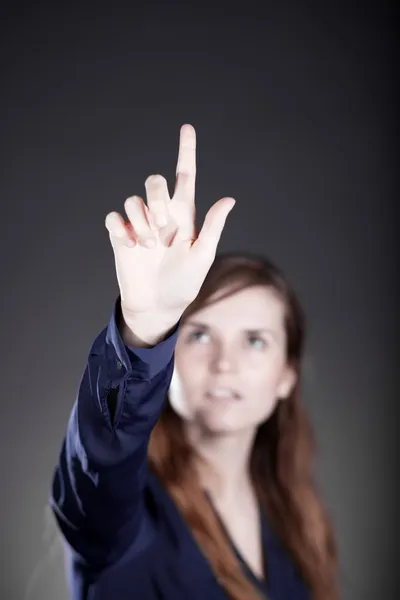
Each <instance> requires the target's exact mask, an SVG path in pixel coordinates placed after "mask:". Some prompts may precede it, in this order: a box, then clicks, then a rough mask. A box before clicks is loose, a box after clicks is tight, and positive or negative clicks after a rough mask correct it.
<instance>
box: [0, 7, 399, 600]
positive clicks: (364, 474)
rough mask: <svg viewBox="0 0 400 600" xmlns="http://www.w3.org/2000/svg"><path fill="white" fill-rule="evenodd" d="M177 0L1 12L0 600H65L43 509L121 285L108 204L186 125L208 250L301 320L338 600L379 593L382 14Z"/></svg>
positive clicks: (386, 90) (390, 231)
mask: <svg viewBox="0 0 400 600" xmlns="http://www.w3.org/2000/svg"><path fill="white" fill-rule="evenodd" d="M189 4H190V3H188V4H187V5H186V7H182V8H178V7H176V8H175V9H173V8H172V7H171V3H167V2H166V3H164V5H162V6H161V7H157V6H155V5H151V6H150V5H147V8H146V9H144V8H140V9H139V8H138V9H136V10H133V9H132V8H130V9H128V8H126V9H123V10H122V9H120V8H118V9H117V5H116V4H115V3H110V4H109V6H108V8H107V10H104V11H103V10H102V11H100V9H99V8H97V9H96V10H95V11H91V10H89V9H83V8H78V7H77V6H75V7H74V6H73V5H71V4H69V5H68V7H66V8H60V6H58V5H57V3H53V5H50V4H49V5H45V4H41V5H40V6H39V5H37V6H35V5H34V4H33V5H30V6H24V5H23V4H21V3H17V2H16V3H12V2H8V3H6V4H4V5H3V8H2V9H1V11H2V12H1V36H0V38H1V65H2V88H3V90H2V95H1V116H2V127H1V130H2V133H1V147H2V160H1V168H2V176H1V180H0V192H1V196H0V197H1V202H2V209H3V217H2V235H1V238H0V243H1V257H2V278H1V281H2V286H1V292H2V294H1V302H2V311H1V331H2V336H1V344H2V348H1V351H2V354H1V356H2V362H1V381H2V395H1V402H2V418H1V434H0V440H1V451H0V474H1V481H2V487H1V494H0V502H1V531H2V535H1V541H0V543H1V556H2V575H1V583H0V586H1V587H0V597H1V599H2V600H3V599H4V600H17V599H18V600H20V599H21V600H22V599H24V600H27V599H28V597H29V600H33V599H35V600H37V599H40V600H65V599H66V598H67V595H66V592H65V587H64V583H63V566H62V553H61V550H60V547H59V545H58V544H57V542H54V539H55V538H54V530H52V529H51V527H50V528H49V527H48V515H46V510H45V507H46V502H47V497H48V491H49V486H50V479H51V475H52V470H53V467H54V464H55V461H56V460H57V455H58V451H59V448H60V444H61V441H62V436H63V434H64V430H65V426H66V423H67V418H68V414H69V411H70V408H71V406H72V403H73V401H74V398H75V393H76V390H77V386H78V382H79V379H80V376H81V373H82V370H83V368H84V364H85V360H86V356H87V352H88V350H89V347H90V345H91V343H92V340H93V338H94V336H95V335H97V333H98V332H99V331H100V330H101V329H102V328H103V327H104V326H105V325H106V323H107V321H108V318H109V316H110V314H111V310H112V307H113V302H114V299H115V295H116V293H117V286H116V280H115V274H114V264H113V257H112V252H111V248H110V245H109V241H108V235H107V232H106V230H105V228H104V217H105V215H106V213H107V212H109V211H110V210H121V211H122V210H123V202H124V200H125V198H126V197H127V196H128V195H131V194H134V193H139V194H142V193H144V187H143V183H144V180H145V178H146V177H147V176H148V175H149V174H151V173H156V172H161V173H163V174H164V175H165V176H167V177H168V179H169V181H170V183H171V185H172V184H173V176H174V167H175V160H176V152H177V143H178V134H179V127H180V125H181V124H182V123H185V122H190V123H192V124H193V125H194V126H195V127H196V128H197V132H198V186H197V199H198V207H199V218H200V220H202V218H203V217H204V214H205V211H206V209H207V208H208V207H209V206H210V204H211V203H212V202H214V201H215V200H217V199H218V198H219V197H221V196H223V195H232V196H234V197H235V198H236V199H237V205H236V207H235V209H234V211H233V213H232V214H231V216H230V217H229V220H228V223H227V227H226V231H225V233H224V236H223V239H222V242H221V248H222V249H247V250H255V251H259V252H263V253H266V254H268V255H269V256H271V257H272V258H273V259H274V260H275V261H276V262H277V263H278V264H280V265H281V266H282V267H283V269H284V270H285V271H286V273H287V275H288V276H289V278H290V279H291V281H292V282H293V284H294V286H295V287H296V289H297V290H298V292H299V295H300V297H301V299H302V300H303V303H304V305H305V308H306V310H307V313H308V315H309V320H310V336H309V344H308V348H307V359H306V367H305V373H306V376H305V389H306V402H307V404H308V406H309V409H310V411H311V414H312V418H313V420H314V423H315V425H316V428H317V434H318V439H319V447H320V455H319V462H318V467H319V476H320V482H321V489H322V491H323V494H324V497H325V498H326V502H327V505H328V507H329V509H330V510H331V513H332V515H333V517H334V521H335V524H336V528H337V533H338V538H339V544H340V556H341V566H342V579H343V586H344V598H346V600H350V599H351V600H353V599H354V600H376V599H377V598H379V599H381V598H382V599H383V598H385V600H390V599H394V598H396V597H397V594H396V591H395V587H396V585H397V591H399V589H400V588H399V587H398V579H397V571H395V568H396V567H395V559H396V555H397V556H398V543H397V540H396V539H395V536H394V534H395V525H394V520H393V519H394V506H395V498H394V465H392V463H393V459H392V458H391V456H392V453H393V450H394V440H395V419H394V400H395V385H394V366H395V365H394V331H395V306H396V298H395V288H394V285H395V258H394V257H395V254H394V242H395V219H394V186H395V180H394V142H395V137H394V136H395V132H394V115H395V94H394V92H395V89H394V81H395V76H396V70H395V66H394V24H395V20H393V18H391V17H390V13H389V12H384V10H383V9H382V5H381V12H380V13H375V12H374V11H372V10H371V11H370V10H366V8H365V6H364V9H362V10H364V12H360V11H356V10H351V9H350V7H348V10H343V11H339V12H338V14H340V16H339V17H338V16H337V15H334V14H333V12H331V11H329V10H327V9H326V8H322V9H320V10H319V12H313V11H311V10H309V9H306V8H305V7H302V6H301V4H300V3H299V4H298V6H297V9H291V10H284V9H283V8H278V7H277V5H278V3H273V4H272V3H271V5H265V6H264V8H263V12H262V13H261V12H260V10H258V11H255V10H254V9H252V8H251V7H250V5H249V6H247V9H246V7H244V6H241V7H240V10H239V8H235V6H234V5H231V6H229V5H227V7H226V9H224V10H222V9H218V10H217V8H216V7H214V9H213V10H206V9H205V8H203V10H200V9H199V10H194V8H193V6H189ZM322 4H323V3H322ZM246 10H247V12H246ZM360 10H361V7H360ZM43 534H44V537H43ZM396 545H397V547H396ZM29 590H30V592H29ZM28 592H29V594H28Z"/></svg>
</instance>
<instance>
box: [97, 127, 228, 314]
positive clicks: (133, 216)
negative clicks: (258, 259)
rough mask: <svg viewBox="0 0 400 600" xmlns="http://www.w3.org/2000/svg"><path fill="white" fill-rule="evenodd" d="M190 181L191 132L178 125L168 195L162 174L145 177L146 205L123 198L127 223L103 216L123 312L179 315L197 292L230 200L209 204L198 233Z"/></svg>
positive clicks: (192, 166) (193, 139)
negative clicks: (171, 190)
mask: <svg viewBox="0 0 400 600" xmlns="http://www.w3.org/2000/svg"><path fill="white" fill-rule="evenodd" d="M195 182H196V132H195V130H194V128H193V127H192V126H191V125H183V126H182V128H181V132H180V143H179V154H178V162H177V169H176V184H175V190H174V194H173V196H172V198H170V196H169V193H168V186H167V182H166V180H165V179H164V177H162V176H161V175H151V176H150V177H148V179H147V180H146V182H145V188H146V199H147V205H146V204H145V202H144V201H143V199H142V198H140V197H139V196H133V197H131V198H128V199H127V200H126V201H125V211H126V214H127V217H128V221H127V222H126V221H125V220H124V218H123V217H122V216H121V215H120V214H119V213H116V212H111V213H109V214H108V215H107V217H106V221H105V224H106V227H107V229H108V231H109V235H110V241H111V245H112V248H113V251H114V258H115V266H116V274H117V280H118V284H119V288H120V294H121V306H122V311H123V313H124V314H125V315H130V316H137V315H139V314H146V315H166V316H168V315H176V316H178V318H179V317H180V316H181V314H182V313H183V312H184V310H185V309H186V308H187V306H188V305H189V304H190V303H191V302H193V300H194V299H195V298H196V296H197V294H198V293H199V290H200V287H201V285H202V283H203V281H204V279H205V277H206V275H207V273H208V270H209V268H210V267H211V264H212V262H213V260H214V257H215V254H216V251H217V246H218V242H219V240H220V237H221V234H222V231H223V228H224V225H225V221H226V218H227V216H228V214H229V212H230V211H231V209H232V208H233V206H234V204H235V201H234V200H233V198H222V199H221V200H219V201H218V202H216V203H215V204H213V205H212V206H211V208H210V209H209V211H208V213H207V215H206V218H205V220H204V224H203V227H202V228H201V230H200V232H199V233H198V232H197V228H196V209H195Z"/></svg>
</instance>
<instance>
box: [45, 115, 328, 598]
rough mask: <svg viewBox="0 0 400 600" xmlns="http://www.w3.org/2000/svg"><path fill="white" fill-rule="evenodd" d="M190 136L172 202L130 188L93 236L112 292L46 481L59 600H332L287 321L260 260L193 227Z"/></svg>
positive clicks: (186, 130) (292, 305)
mask: <svg viewBox="0 0 400 600" xmlns="http://www.w3.org/2000/svg"><path fill="white" fill-rule="evenodd" d="M195 146H196V139H195V132H194V129H193V128H192V127H191V126H188V125H186V126H183V127H182V129H181V137H180V149H179V156H178V166H177V183H176V187H175V191H174V195H173V198H172V199H170V198H169V196H168V190H167V185H166V182H165V180H164V179H163V178H162V177H160V176H152V177H150V178H149V179H148V180H147V181H146V193H147V205H145V204H144V202H143V200H142V199H141V198H138V197H134V198H131V199H128V200H127V201H126V203H125V209H126V212H127V215H128V219H129V220H128V223H125V221H124V219H123V218H122V216H120V215H119V214H118V213H110V214H109V215H108V216H107V218H106V227H107V229H108V231H109V234H110V240H111V244H112V247H113V251H114V256H115V264H116V273H117V279H118V283H119V288H120V297H119V298H118V300H117V302H116V306H115V310H114V312H113V315H112V317H111V320H110V322H109V325H108V327H107V328H106V329H105V330H103V331H102V333H101V334H100V335H99V336H98V337H97V339H96V340H95V341H94V343H93V346H92V349H91V352H90V354H89V358H88V363H87V366H86V369H85V372H84V375H83V378H82V381H81V384H80V387H79V393H78V397H77V400H76V403H75V405H74V408H73V411H72V414H71V419H70V422H69V426H68V431H67V435H66V438H65V442H64V444H63V447H62V451H61V455H60V460H59V464H58V467H57V469H56V472H55V476H54V481H53V493H52V507H53V510H54V513H55V516H56V518H57V521H58V524H59V527H60V529H61V531H62V533H63V535H64V537H65V540H66V542H67V548H68V557H69V559H70V562H69V573H70V586H71V597H72V598H73V599H74V600H78V599H79V600H83V599H85V600H125V599H126V600H128V599H129V600H130V599H133V598H138V599H140V600H146V599H149V600H150V599H156V598H163V599H166V600H191V599H193V600H195V599H199V600H200V599H202V600H218V599H220V600H222V599H223V598H227V597H228V598H231V599H233V600H261V599H262V598H270V599H271V600H292V599H293V600H297V599H298V600H303V599H304V600H305V599H314V600H334V599H337V598H338V593H337V590H336V587H335V547H334V540H333V535H332V532H331V529H330V527H329V524H328V521H327V519H326V517H325V515H324V512H323V509H322V507H321V504H320V502H319V501H318V498H317V496H316V493H315V491H314V488H313V484H312V476H311V472H310V461H311V440H310V428H309V425H308V421H307V418H306V416H305V413H304V409H303V407H302V405H301V403H300V399H299V385H300V363H301V355H302V349H303V335H304V333H303V328H304V325H303V316H302V311H301V308H300V307H299V304H298V302H297V300H296V297H295V295H294V294H293V292H292V291H291V290H290V288H289V287H288V285H287V283H286V282H285V280H284V279H283V277H282V275H281V274H280V273H279V272H278V270H277V269H276V268H275V267H274V266H273V265H271V264H270V263H269V262H268V261H266V260H263V259H261V258H258V257H252V256H246V255H236V254H231V255H219V256H217V258H216V249H217V244H218V242H219V239H220V236H221V233H222V230H223V227H224V224H225V220H226V218H227V215H228V213H229V212H230V210H231V209H232V207H233V205H234V201H233V199H231V198H223V199H221V200H219V201H218V202H217V203H216V204H214V205H213V206H212V207H211V209H210V210H209V212H208V214H207V216H206V219H205V222H204V224H203V227H202V229H201V231H200V233H197V230H196V226H195V204H194V190H195Z"/></svg>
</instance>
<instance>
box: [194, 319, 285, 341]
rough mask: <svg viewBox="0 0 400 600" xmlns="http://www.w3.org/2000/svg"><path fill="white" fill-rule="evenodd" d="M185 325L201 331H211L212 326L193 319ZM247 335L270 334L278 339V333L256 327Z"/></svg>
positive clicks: (249, 330) (248, 331)
mask: <svg viewBox="0 0 400 600" xmlns="http://www.w3.org/2000/svg"><path fill="white" fill-rule="evenodd" d="M184 324H185V325H191V326H193V327H198V328H199V329H205V330H209V329H210V326H209V325H206V324H205V323H201V322H200V321H192V320H191V319H190V320H188V321H186V322H185V323H184ZM244 331H245V332H246V333H251V334H256V333H270V334H271V335H273V336H274V337H276V335H277V333H276V331H274V330H273V329H270V328H269V327H256V328H252V329H245V330H244Z"/></svg>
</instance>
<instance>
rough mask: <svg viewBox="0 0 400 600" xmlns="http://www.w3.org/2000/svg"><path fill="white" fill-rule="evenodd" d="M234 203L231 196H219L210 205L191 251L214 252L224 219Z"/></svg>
mask: <svg viewBox="0 0 400 600" xmlns="http://www.w3.org/2000/svg"><path fill="white" fill-rule="evenodd" d="M235 204H236V200H234V199H233V198H221V200H218V202H216V203H215V204H213V205H212V207H211V208H210V210H209V211H208V213H207V214H206V217H205V219H204V223H203V227H202V228H201V230H200V233H199V235H198V237H197V240H196V241H195V242H194V244H193V246H192V251H194V252H195V253H198V252H199V253H212V254H215V252H216V250H217V246H218V243H219V240H220V239H221V235H222V231H223V229H224V226H225V221H226V219H227V216H228V214H229V213H230V212H231V210H232V208H233V207H234V206H235Z"/></svg>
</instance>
